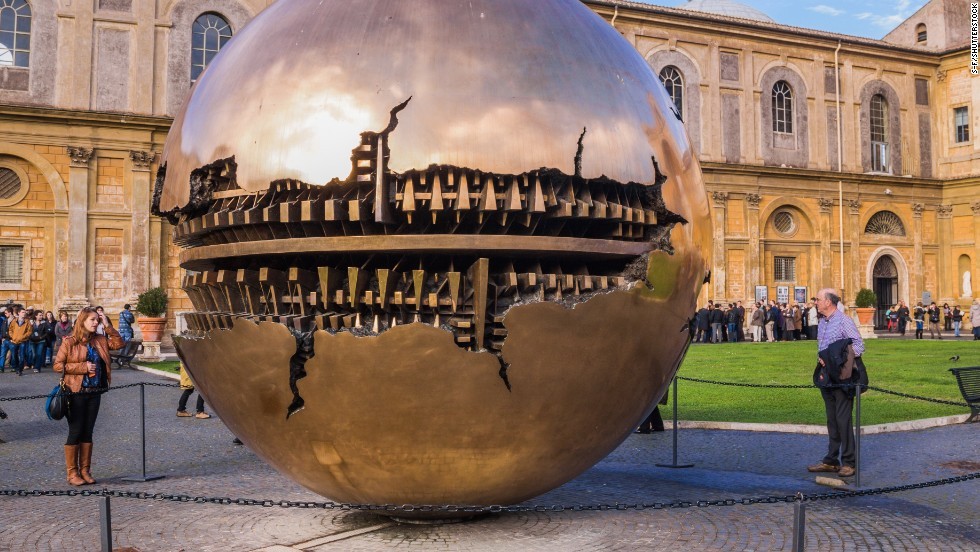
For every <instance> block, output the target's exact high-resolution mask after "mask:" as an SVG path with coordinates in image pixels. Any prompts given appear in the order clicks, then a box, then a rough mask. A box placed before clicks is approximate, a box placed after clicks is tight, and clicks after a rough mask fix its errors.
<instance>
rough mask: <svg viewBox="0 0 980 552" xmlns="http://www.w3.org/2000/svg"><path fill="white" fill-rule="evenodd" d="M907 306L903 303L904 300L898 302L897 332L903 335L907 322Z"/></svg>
mask: <svg viewBox="0 0 980 552" xmlns="http://www.w3.org/2000/svg"><path fill="white" fill-rule="evenodd" d="M910 318H911V317H910V316H909V307H908V305H906V304H905V301H899V302H898V333H900V334H902V337H905V328H906V327H907V326H908V324H909V319H910Z"/></svg>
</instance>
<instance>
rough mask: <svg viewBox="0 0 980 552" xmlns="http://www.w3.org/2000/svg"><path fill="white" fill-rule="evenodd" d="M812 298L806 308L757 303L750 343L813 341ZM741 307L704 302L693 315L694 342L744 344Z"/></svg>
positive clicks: (813, 310) (751, 320) (814, 319)
mask: <svg viewBox="0 0 980 552" xmlns="http://www.w3.org/2000/svg"><path fill="white" fill-rule="evenodd" d="M815 301H816V299H811V300H810V302H808V303H806V305H802V306H801V305H798V304H787V303H781V304H780V303H777V302H776V301H775V300H772V301H769V302H768V303H767V302H765V301H759V302H756V304H755V309H754V310H753V311H752V315H751V319H750V322H749V328H751V330H752V335H751V337H752V339H751V340H752V341H755V342H763V341H770V342H773V341H796V340H800V339H816V338H817V319H818V316H819V315H818V313H817V308H816V306H815ZM745 314H746V313H745V308H744V307H743V306H742V302H741V301H738V302H736V303H728V304H727V306H726V305H725V304H722V303H712V302H710V301H709V302H708V303H707V304H706V305H705V306H704V308H702V309H700V310H698V311H697V312H696V313H695V315H694V324H695V328H696V330H697V332H696V334H695V338H694V340H695V341H696V342H699V343H721V342H731V343H734V342H739V341H746V338H745V330H744V329H743V327H744V323H745Z"/></svg>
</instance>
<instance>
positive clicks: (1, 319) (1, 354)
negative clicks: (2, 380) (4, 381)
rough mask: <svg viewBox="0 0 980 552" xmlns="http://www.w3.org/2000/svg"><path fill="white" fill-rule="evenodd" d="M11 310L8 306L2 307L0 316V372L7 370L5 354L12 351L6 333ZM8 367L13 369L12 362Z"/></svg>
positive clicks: (11, 344) (8, 336)
mask: <svg viewBox="0 0 980 552" xmlns="http://www.w3.org/2000/svg"><path fill="white" fill-rule="evenodd" d="M11 312H12V311H11V310H10V307H7V308H6V309H4V312H3V316H0V374H2V373H4V372H5V371H6V370H7V355H8V354H10V353H13V350H14V347H13V343H11V341H10V334H9V333H7V330H8V329H9V328H10V320H11V316H10V314H11ZM10 369H11V370H13V364H11V366H10Z"/></svg>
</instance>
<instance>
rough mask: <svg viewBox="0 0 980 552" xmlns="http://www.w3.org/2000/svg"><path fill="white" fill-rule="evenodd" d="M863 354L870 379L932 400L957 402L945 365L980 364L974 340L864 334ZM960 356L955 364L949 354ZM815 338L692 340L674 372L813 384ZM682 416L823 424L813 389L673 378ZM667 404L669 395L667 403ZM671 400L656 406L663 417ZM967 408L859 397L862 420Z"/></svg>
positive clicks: (876, 395) (879, 396) (979, 351)
mask: <svg viewBox="0 0 980 552" xmlns="http://www.w3.org/2000/svg"><path fill="white" fill-rule="evenodd" d="M865 343H866V345H867V351H866V352H865V354H864V361H865V365H866V366H867V368H868V375H869V377H870V384H871V385H872V386H875V387H881V388H883V389H889V390H892V391H898V392H903V393H910V394H914V395H921V396H925V397H932V398H937V399H947V400H953V401H958V402H963V397H962V395H960V392H959V388H958V387H957V386H956V380H955V378H954V377H953V374H952V373H951V372H949V368H954V367H957V366H980V343H976V342H973V341H928V340H921V341H916V340H896V339H870V340H868V341H866V342H865ZM953 355H959V356H960V360H959V362H952V361H950V360H949V358H950V357H951V356H953ZM815 364H816V343H814V342H806V341H803V342H792V343H732V344H728V343H724V344H717V345H692V346H691V349H690V350H689V351H688V354H687V357H686V358H685V359H684V363H683V365H682V366H681V369H680V372H678V375H679V376H682V377H689V378H700V379H710V380H718V381H734V382H743V383H775V384H793V385H796V384H812V375H813V368H814V366H815ZM678 388H679V389H678V394H677V399H678V404H677V410H678V418H680V419H681V420H699V421H730V422H761V423H798V424H820V425H823V424H824V423H826V418H825V415H824V409H823V401H822V400H821V399H820V392H819V391H818V390H817V389H816V388H810V389H753V388H740V387H727V386H719V385H711V384H704V383H696V382H688V381H683V380H681V381H679V382H678ZM670 403H671V404H672V401H670ZM671 404H668V406H667V407H661V412H662V413H663V417H664V418H665V419H669V417H670V416H671V415H672V414H671ZM965 413H969V409H968V408H967V407H966V406H962V407H956V406H946V405H940V404H934V403H927V402H924V401H918V400H912V399H905V398H901V397H895V396H893V395H886V394H883V393H880V392H876V391H873V390H871V391H867V392H866V393H865V394H864V395H862V397H861V423H862V425H871V424H881V423H887V422H896V421H905V420H917V419H922V418H935V417H939V416H949V415H953V414H965Z"/></svg>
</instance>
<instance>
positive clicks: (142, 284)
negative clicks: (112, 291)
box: [126, 151, 156, 297]
mask: <svg viewBox="0 0 980 552" xmlns="http://www.w3.org/2000/svg"><path fill="white" fill-rule="evenodd" d="M155 158H156V153H153V152H147V151H131V152H129V159H130V161H131V162H132V172H133V175H132V176H133V226H132V228H133V248H132V255H131V261H130V265H129V266H130V275H129V282H127V285H126V293H127V296H128V297H136V295H137V294H139V293H142V292H144V291H146V290H147V289H149V288H150V287H151V286H150V232H151V228H150V180H151V179H150V176H151V174H150V166H151V165H152V164H153V161H154V159H155Z"/></svg>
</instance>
